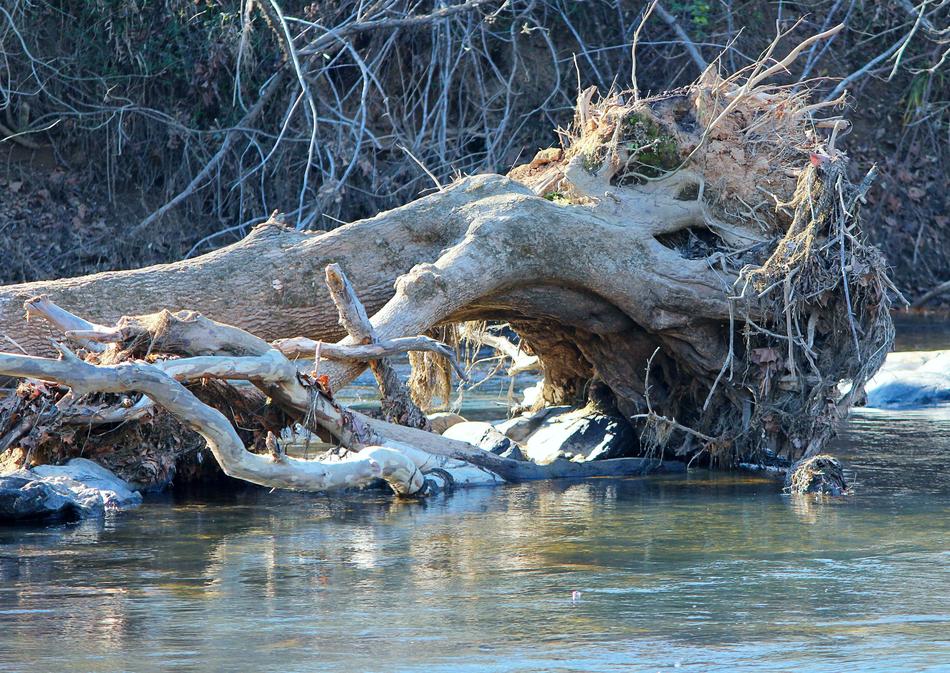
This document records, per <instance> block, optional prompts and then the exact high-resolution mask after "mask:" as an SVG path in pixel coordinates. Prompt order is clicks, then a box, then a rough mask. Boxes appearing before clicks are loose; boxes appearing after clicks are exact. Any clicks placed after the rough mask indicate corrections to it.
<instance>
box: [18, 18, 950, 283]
mask: <svg viewBox="0 0 950 673" xmlns="http://www.w3.org/2000/svg"><path fill="white" fill-rule="evenodd" d="M647 4H648V3H645V2H624V1H608V0H603V1H600V0H590V1H587V2H579V1H574V0H507V1H505V0H462V1H456V0H451V1H437V2H433V1H431V0H419V1H413V0H408V1H407V0H376V1H370V0H341V1H339V2H329V1H325V2H305V1H301V0H163V1H162V2H147V1H145V0H92V1H90V2H83V3H72V2H65V1H63V0H58V1H57V0H47V1H35V0H34V1H32V2H28V1H27V0H13V1H12V2H10V3H6V4H4V5H2V6H0V59H2V63H3V67H2V68H0V72H2V79H0V138H2V139H5V141H4V142H0V149H3V150H5V151H6V153H7V155H8V157H10V158H12V159H16V158H18V157H20V158H22V157H23V156H25V154H24V153H25V152H28V151H30V150H39V151H41V152H47V153H51V154H52V155H53V160H54V161H55V163H56V164H57V165H58V166H61V167H63V168H64V169H65V171H66V172H67V173H68V174H70V175H71V176H73V180H74V182H75V183H77V184H78V185H79V186H80V187H81V188H83V189H85V190H87V192H93V191H95V192H98V193H100V194H99V195H100V198H101V199H103V200H104V201H106V202H108V203H110V204H115V206H116V207H115V208H114V210H113V211H112V219H113V220H114V222H112V223H111V224H110V225H109V226H107V227H106V228H105V232H104V233H103V234H102V236H101V239H100V240H101V242H103V244H105V243H106V242H108V241H111V240H115V239H116V238H117V236H116V234H121V235H123V236H124V237H125V238H127V239H128V240H129V241H131V242H132V243H131V245H133V246H134V249H133V250H132V252H129V251H128V250H126V252H125V253H124V256H118V255H117V256H116V257H115V258H113V259H110V258H109V257H108V255H107V256H106V258H105V259H104V260H103V259H101V258H97V260H96V261H95V263H94V264H91V265H90V263H89V261H88V260H86V261H85V262H79V261H77V259H74V258H73V257H71V255H73V253H72V252H71V251H68V250H67V251H66V252H65V253H64V254H63V255H61V256H58V257H56V258H54V259H50V260H33V262H32V263H31V264H30V265H26V266H23V267H22V269H25V270H22V269H21V271H20V274H19V276H18V277H16V276H15V277H5V278H3V280H5V281H7V282H10V281H15V280H24V279H27V278H26V276H29V277H30V278H32V277H39V276H53V275H63V274H64V273H75V272H78V271H84V270H90V269H89V267H90V266H92V267H98V266H114V265H117V264H136V263H144V262H149V261H156V260H157V259H163V258H174V257H180V256H182V255H194V254H198V253H201V252H204V251H207V250H209V249H211V248H212V247H215V246H219V245H223V244H226V243H229V242H232V241H233V240H235V239H236V238H239V237H240V236H242V235H243V234H245V233H246V232H247V231H248V228H249V227H250V226H252V225H254V224H256V223H258V222H261V221H263V220H264V219H266V217H267V216H268V215H269V214H270V213H271V212H273V211H274V210H280V211H281V212H283V213H285V218H286V221H287V223H288V224H291V225H293V226H296V227H299V228H311V229H329V228H333V227H334V226H336V224H337V223H338V222H340V221H350V220H352V219H355V218H359V217H363V216H368V215H372V214H374V213H376V212H378V211H379V210H381V209H385V208H389V207H393V206H396V205H399V204H402V203H405V202H407V201H409V200H411V199H412V198H414V197H416V196H417V195H418V194H419V193H420V192H421V191H423V190H425V189H426V188H428V187H430V186H431V185H432V184H433V181H440V182H445V181H448V180H451V179H452V177H453V176H454V175H458V174H460V173H477V172H488V171H490V172H505V171H507V170H508V168H510V167H511V166H512V165H513V164H514V163H515V162H516V161H517V160H518V158H519V157H521V158H522V159H526V158H528V157H530V156H531V155H532V154H533V153H534V151H535V150H536V149H538V148H539V147H545V146H549V145H551V144H552V142H554V141H555V138H554V137H553V131H552V129H556V128H558V127H559V126H566V125H567V124H568V122H569V121H570V118H571V116H572V114H573V112H572V111H573V106H574V102H575V99H576V96H577V92H578V91H579V89H584V88H586V87H587V86H589V85H596V86H598V87H599V88H600V89H601V90H604V91H605V90H609V89H610V88H611V87H620V88H626V87H629V86H630V83H631V66H632V61H631V54H630V46H631V43H632V42H633V39H634V33H635V31H636V30H637V27H638V26H639V25H640V23H641V19H642V16H643V13H644V11H645V9H646V7H647ZM802 16H804V17H805V18H804V20H803V21H802V23H801V24H800V26H799V28H798V31H799V32H800V33H801V34H802V35H805V34H812V33H815V32H819V31H821V30H823V29H826V28H828V27H830V26H832V25H835V24H837V23H839V22H843V23H845V25H846V27H847V29H846V30H845V31H843V32H842V33H841V34H839V35H837V36H836V37H835V38H833V39H831V40H829V41H827V42H824V43H816V44H815V45H814V47H813V48H812V49H811V50H810V51H809V52H808V53H807V54H806V55H805V56H804V58H800V59H799V60H798V62H797V63H796V65H795V69H794V71H793V72H791V73H789V81H793V80H796V79H802V80H810V79H813V78H821V77H832V76H833V77H835V78H836V79H830V80H827V81H824V82H818V83H813V84H812V85H814V86H818V87H819V88H820V90H822V91H824V92H825V93H826V96H827V98H826V99H828V100H830V99H834V98H836V97H838V96H839V95H840V94H841V93H843V92H844V91H845V90H848V91H850V92H851V94H852V102H854V103H855V105H856V108H857V110H856V111H857V112H858V113H859V114H860V113H861V112H862V111H867V112H868V114H872V115H874V119H875V121H876V122H877V128H880V129H883V130H884V133H883V134H881V133H880V132H879V131H877V129H873V128H869V129H866V128H862V127H861V126H860V125H859V127H858V129H857V130H858V133H854V134H852V137H851V138H845V139H844V140H843V141H842V142H839V146H842V145H843V146H844V147H845V148H846V149H847V148H848V142H849V141H850V140H854V142H855V143H860V147H862V148H865V147H867V146H870V145H874V148H875V149H874V150H871V153H870V155H869V159H876V160H878V161H881V162H882V163H883V164H884V165H883V174H884V180H883V182H884V188H883V190H882V192H881V193H880V194H879V195H878V196H875V195H874V193H873V192H872V195H871V198H872V200H873V199H875V198H878V199H880V201H879V203H880V205H881V208H879V209H878V210H879V211H880V212H879V223H878V226H875V224H874V223H873V222H872V223H871V226H870V227H869V228H870V229H871V232H872V237H873V238H875V239H876V240H877V241H878V242H881V243H885V244H887V245H888V252H889V254H890V255H891V261H892V263H897V264H898V265H900V264H905V265H906V266H907V270H908V276H910V275H911V269H913V273H916V274H918V276H919V278H918V280H914V281H906V282H905V286H906V283H907V282H910V283H911V284H913V282H919V283H920V284H921V285H922V286H923V285H926V284H927V283H929V282H931V281H940V280H945V279H944V278H942V277H940V275H941V273H942V271H943V269H944V268H946V266H947V263H946V262H948V261H950V260H948V256H947V252H948V251H947V250H944V249H943V247H942V246H945V245H946V244H945V243H943V239H944V238H946V237H945V236H942V234H945V233H946V229H947V228H948V224H947V222H946V217H945V216H943V213H945V211H946V207H945V201H944V202H943V205H942V206H941V205H940V203H941V201H940V200H941V199H945V198H946V197H945V195H944V194H942V193H941V192H940V191H939V190H938V188H937V187H936V186H934V185H931V184H930V183H932V182H933V181H934V180H933V179H932V177H928V176H938V177H939V175H941V174H945V169H946V162H947V157H946V152H945V147H946V146H947V138H948V133H950V129H948V118H950V114H948V108H950V95H948V88H947V86H946V77H947V75H946V72H947V70H948V64H950V57H948V53H950V52H948V49H950V28H948V24H950V22H948V3H947V2H946V0H914V1H913V2H912V1H911V0H897V1H895V2H886V3H881V2H866V1H858V0H809V1H805V2H778V3H764V2H752V1H749V2H741V1H736V2H732V1H727V0H721V1H719V2H699V1H696V0H691V1H686V2H672V1H668V2H663V3H659V4H657V5H656V7H655V10H654V15H653V17H652V18H651V19H650V20H649V21H648V22H646V23H645V24H644V28H643V30H642V33H641V34H640V35H639V36H638V42H639V48H638V58H637V73H636V74H637V78H638V80H639V83H640V87H641V89H652V90H655V91H656V90H661V89H666V88H670V87H673V86H677V85H682V84H686V83H688V82H690V81H692V80H693V79H694V78H695V77H696V75H697V74H698V73H699V71H700V70H701V68H702V67H703V66H704V65H705V63H707V62H709V61H712V60H713V59H715V58H717V57H718V56H719V54H722V57H721V58H722V59H723V67H724V68H725V69H727V70H728V71H730V72H734V71H736V70H738V69H739V68H741V67H742V66H744V65H746V64H748V63H750V62H751V61H752V59H753V58H754V57H755V56H757V55H758V53H759V48H760V47H763V46H765V45H766V44H768V43H769V42H770V41H771V39H772V38H773V37H774V34H775V30H776V24H778V25H779V26H783V27H788V25H789V24H791V23H793V22H794V21H796V20H798V19H799V18H800V17H802ZM740 31H741V32H742V39H741V40H738V41H736V37H737V36H738V35H739V33H740ZM881 106H886V108H887V111H888V116H887V117H886V118H885V119H884V120H882V119H881V118H880V112H879V111H880V107H881ZM874 110H878V112H877V113H874V112H873V111H874ZM849 116H854V115H853V114H850V115H849ZM882 121H883V123H882ZM875 152H877V154H875ZM855 163H859V164H860V162H855ZM866 168H867V165H866V163H864V164H863V165H858V166H857V170H866ZM905 196H906V197H907V198H904V197H905ZM889 198H891V199H894V198H896V199H898V205H899V206H900V207H901V210H902V212H901V213H900V218H899V219H900V221H899V222H898V223H897V225H898V226H893V223H894V222H895V221H896V219H895V216H896V215H897V214H898V213H896V212H893V211H894V208H892V206H893V205H894V204H893V203H890V204H889V203H888V201H887V199H889ZM934 204H936V205H934ZM889 207H891V210H888V208H889ZM935 214H936V215H935ZM908 216H913V217H908ZM888 218H890V219H888ZM941 218H942V219H941ZM907 220H910V221H911V222H912V224H911V225H910V226H905V221H907ZM28 233H29V232H26V231H21V232H20V234H18V233H17V232H16V231H15V227H14V229H11V230H10V231H8V232H7V235H8V236H10V237H14V238H15V237H16V236H17V235H23V236H26V235H28ZM27 248H28V246H27ZM77 254H78V253H77ZM905 258H906V259H905ZM84 264H85V266H83V265H84ZM899 271H900V269H899ZM8 273H9V272H8ZM898 277H899V279H900V278H901V275H900V274H898ZM911 289H912V290H916V289H917V288H916V287H912V288H911Z"/></svg>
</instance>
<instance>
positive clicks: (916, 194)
mask: <svg viewBox="0 0 950 673" xmlns="http://www.w3.org/2000/svg"><path fill="white" fill-rule="evenodd" d="M926 193H927V192H925V191H924V190H923V189H921V188H920V187H909V188H908V189H907V196H909V197H910V198H912V199H913V200H914V201H920V200H921V199H922V198H924V194H926Z"/></svg>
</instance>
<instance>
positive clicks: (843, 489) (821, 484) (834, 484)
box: [785, 454, 851, 495]
mask: <svg viewBox="0 0 950 673" xmlns="http://www.w3.org/2000/svg"><path fill="white" fill-rule="evenodd" d="M785 491H786V492H787V493H791V494H792V495H806V494H808V493H817V494H820V495H850V493H851V485H850V484H849V483H848V481H847V479H846V478H845V474H844V469H842V467H841V463H839V462H838V460H837V459H835V458H833V457H831V456H828V455H824V454H821V455H817V456H812V457H811V458H805V459H804V460H800V461H799V462H798V463H796V464H795V465H794V466H793V467H792V469H791V470H789V471H788V476H787V477H786V479H785Z"/></svg>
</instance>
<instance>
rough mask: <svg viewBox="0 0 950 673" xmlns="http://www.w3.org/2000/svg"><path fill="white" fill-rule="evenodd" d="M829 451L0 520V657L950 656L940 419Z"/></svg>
mask: <svg viewBox="0 0 950 673" xmlns="http://www.w3.org/2000/svg"><path fill="white" fill-rule="evenodd" d="M922 343H923V342H922ZM944 343H946V342H945V341H944ZM924 347H927V348H934V347H939V346H938V345H934V344H933V343H932V342H928V343H926V344H925V345H924ZM503 392H504V391H495V392H493V393H492V394H496V395H499V396H500V395H501V394H503ZM836 452H837V453H838V454H839V455H840V456H841V457H842V458H843V459H844V460H845V461H846V462H847V463H848V464H849V466H850V467H852V468H853V469H854V470H855V471H856V473H857V475H858V479H859V486H858V488H857V493H856V495H855V496H853V497H850V498H847V499H843V500H827V501H818V500H815V499H814V498H804V499H791V498H789V497H788V496H784V495H782V494H781V488H780V485H779V484H776V483H775V482H774V481H770V480H768V479H765V478H762V477H758V476H749V475H741V474H713V473H709V472H706V471H693V472H691V473H690V474H688V475H686V476H671V477H660V478H648V479H628V480H608V479H602V480H591V481H586V482H566V481H565V482H547V483H535V484H522V485H511V486H503V487H495V488H482V489H469V490H465V491H460V492H457V493H455V494H451V495H448V496H442V497H437V498H434V499H431V500H429V501H427V502H425V503H400V502H393V501H392V500H391V499H390V498H388V497H386V496H382V495H380V496H379V497H376V496H374V495H372V494H363V495H360V496H353V497H348V498H343V499H337V498H335V499H332V500H331V499H328V498H326V497H319V496H310V495H295V494H288V493H273V494H271V493H268V492H266V491H263V490H255V489H248V490H246V491H244V492H242V493H238V494H230V495H227V496H220V497H219V499H217V500H214V499H207V500H200V501H199V500H195V499H186V500H178V501H176V500H175V499H173V498H171V497H169V498H166V499H157V500H156V499H153V500H151V501H149V502H146V504H145V506H143V507H142V508H140V509H139V510H136V511H132V512H127V513H124V514H121V515H118V516H115V517H114V518H110V519H108V520H106V521H105V522H85V523H83V524H81V525H78V526H61V527H56V528H46V529H42V528H36V529H30V528H19V529H2V528H0V671H18V672H21V671H23V672H32V671H36V672H40V671H42V672H47V671H93V672H100V671H103V672H105V671H109V672H112V671H129V670H134V671H159V670H163V671H164V670H176V671H199V670H200V671H242V672H243V671H254V672H255V673H264V672H268V671H274V672H281V673H284V672H287V671H386V672H390V671H405V672H407V673H408V672H416V671H420V670H423V671H426V672H437V673H438V672H442V671H445V672H448V671H463V672H469V671H470V672H472V673H475V672H478V673H481V672H483V671H503V672H514V671H597V672H605V671H641V670H642V671H660V670H662V671H670V670H682V671H703V672H706V671H724V672H725V671H770V672H771V671H796V672H807V671H829V670H834V671H854V670H859V669H860V670H861V671H863V672H872V671H895V670H897V671H938V670H939V671H946V670H948V667H947V662H950V636H948V634H950V573H948V569H950V548H948V532H950V525H948V514H950V512H948V508H950V470H948V469H947V468H946V465H945V457H946V456H947V455H950V411H948V409H947V408H942V409H930V410H926V411H919V412H900V413H895V412H893V411H891V412H883V411H875V410H860V411H858V412H856V413H855V414H854V416H853V417H852V419H851V420H850V421H849V426H848V429H847V431H846V432H845V433H844V435H843V436H842V437H841V438H840V439H839V440H838V441H837V450H836ZM574 591H578V592H580V597H579V598H578V599H577V600H572V592H574Z"/></svg>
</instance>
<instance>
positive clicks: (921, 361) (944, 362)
mask: <svg viewBox="0 0 950 673" xmlns="http://www.w3.org/2000/svg"><path fill="white" fill-rule="evenodd" d="M864 390H865V392H866V393H867V406H869V407H878V408H883V409H887V408H900V407H903V408H909V407H925V406H931V405H934V404H942V403H945V402H950V351H915V352H907V353H891V354H889V355H888V356H887V360H886V361H885V362H884V366H883V367H881V369H880V370H879V371H878V373H877V374H875V375H874V377H873V378H872V379H871V380H870V381H868V383H867V385H866V386H865V388H864Z"/></svg>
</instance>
